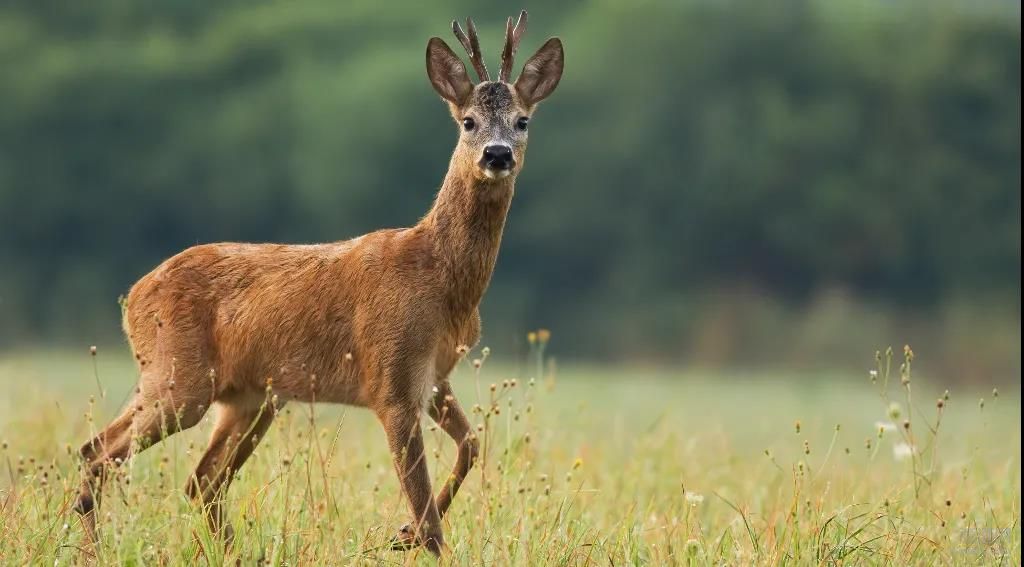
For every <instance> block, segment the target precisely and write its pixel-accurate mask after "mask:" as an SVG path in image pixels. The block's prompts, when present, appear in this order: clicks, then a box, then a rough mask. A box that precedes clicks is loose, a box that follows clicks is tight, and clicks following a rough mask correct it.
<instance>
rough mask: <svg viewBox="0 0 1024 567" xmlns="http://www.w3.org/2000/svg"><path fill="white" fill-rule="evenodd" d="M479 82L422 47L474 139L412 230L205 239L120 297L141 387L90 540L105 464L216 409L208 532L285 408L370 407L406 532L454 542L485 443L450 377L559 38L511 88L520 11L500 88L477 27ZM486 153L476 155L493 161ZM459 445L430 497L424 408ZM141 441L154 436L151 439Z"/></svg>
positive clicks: (84, 495) (554, 71)
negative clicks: (458, 507)
mask: <svg viewBox="0 0 1024 567" xmlns="http://www.w3.org/2000/svg"><path fill="white" fill-rule="evenodd" d="M468 24H469V32H470V36H469V37H466V36H465V34H464V33H462V31H461V29H460V28H459V27H458V25H457V24H455V31H456V35H457V36H459V39H460V41H461V42H462V43H463V44H464V45H465V46H466V47H467V49H468V50H470V55H471V60H472V61H473V65H474V67H475V68H476V69H477V72H478V74H480V75H481V79H482V82H481V83H480V84H478V85H475V86H474V85H473V84H472V83H471V82H470V81H469V79H468V76H467V74H466V70H465V66H464V65H463V64H462V62H461V61H460V60H459V59H458V57H456V56H455V55H454V54H453V53H452V52H451V50H450V49H449V48H448V46H447V45H445V44H444V42H443V41H442V40H440V39H438V38H433V39H431V41H430V42H429V44H428V47H427V70H428V76H429V77H430V79H431V83H432V84H433V85H434V88H435V90H437V91H438V93H439V94H441V96H442V97H443V98H444V99H446V100H447V101H448V105H449V108H450V110H451V112H452V115H453V117H454V118H455V119H456V121H457V122H459V123H460V124H461V126H462V129H463V133H462V135H461V136H460V140H459V144H458V146H457V147H456V150H455V152H454V153H453V156H452V160H451V163H450V165H449V169H448V173H447V175H446V176H445V179H444V181H443V183H442V185H441V189H440V191H439V192H438V195H437V199H436V201H435V203H434V206H433V208H432V209H431V210H430V212H428V213H427V215H426V216H425V217H424V218H423V219H422V220H421V221H420V222H419V223H418V224H416V225H415V226H413V227H412V228H406V229H388V230H380V231H376V232H373V233H370V234H367V235H364V236H361V237H359V238H355V239H352V240H347V241H343V242H335V243H328V244H316V245H276V244H238V243H220V244H207V245H200V246H195V247H192V248H189V249H187V250H185V251H183V252H181V253H180V254H178V255H176V256H173V257H172V258H170V259H168V260H166V261H165V262H163V263H162V264H161V265H160V266H158V267H157V268H156V269H154V270H153V271H152V272H150V273H149V274H147V275H146V276H144V277H143V278H142V279H140V280H139V281H138V282H137V283H136V284H135V285H134V286H133V287H132V289H131V291H130V292H129V294H128V296H127V298H126V301H125V304H124V329H125V332H126V334H127V336H128V340H129V342H130V343H131V346H132V351H133V353H134V355H135V358H136V361H137V364H138V367H139V372H140V380H139V384H138V387H137V388H136V393H135V396H134V398H133V400H132V401H131V402H130V403H129V404H128V407H127V408H126V409H125V411H124V412H123V413H122V415H121V416H120V417H118V418H117V419H115V420H114V421H113V422H112V423H111V424H110V425H109V426H107V428H105V429H104V430H103V431H102V432H100V434H99V435H97V436H96V437H95V438H94V439H92V440H90V441H89V442H88V443H86V444H85V445H84V446H83V447H82V450H81V454H82V456H83V458H84V460H85V473H86V474H85V479H84V480H83V483H82V489H81V493H80V495H79V499H78V502H77V504H76V509H77V510H78V511H79V512H80V513H82V514H83V516H84V518H85V525H86V528H87V531H88V532H89V533H90V535H91V536H93V538H94V537H95V514H94V508H95V506H96V504H97V502H98V500H99V491H100V487H101V485H102V481H103V478H104V476H105V475H106V472H107V471H108V469H109V468H110V467H112V466H115V465H116V464H118V463H120V462H122V461H123V460H124V459H126V458H128V457H130V456H131V455H132V454H134V453H136V452H138V451H139V450H141V449H142V448H144V447H145V446H146V445H147V443H154V442H156V441H159V440H160V439H161V438H162V437H163V436H165V435H167V434H171V433H174V432H176V431H180V430H182V429H187V428H189V427H191V426H193V425H195V424H196V423H198V422H199V420H200V419H201V418H202V416H203V415H204V414H205V412H206V410H207V409H209V408H210V407H211V406H212V407H215V408H216V410H217V418H216V422H215V425H214V430H213V433H212V435H211V439H210V444H209V447H208V449H207V451H206V453H205V454H204V455H203V456H202V458H201V459H200V461H199V464H198V465H197V467H196V471H195V473H194V474H193V475H192V478H191V479H190V481H189V484H188V486H187V491H188V493H189V495H190V496H192V497H194V498H196V499H198V500H200V501H201V502H202V503H203V504H204V506H206V508H207V511H208V514H209V518H210V522H211V526H212V527H214V528H215V529H217V530H221V529H222V528H223V532H224V533H225V534H226V535H230V531H229V526H226V525H225V523H224V522H223V518H222V514H221V510H220V505H221V500H222V497H223V494H224V492H225V491H226V489H227V486H228V483H229V482H230V480H231V478H232V476H233V473H234V471H237V470H238V468H239V467H241V466H242V465H243V464H244V462H245V460H246V459H247V458H248V457H249V455H250V454H251V453H252V450H253V448H254V447H255V444H256V443H257V442H258V441H259V439H260V438H261V437H262V436H263V434H264V433H265V432H266V430H267V428H268V427H269V426H270V424H271V422H272V421H273V418H274V414H275V413H276V412H277V411H278V410H279V409H280V407H281V406H282V405H284V404H285V403H287V402H289V401H302V402H334V403H343V404H349V405H354V406H361V407H366V408H369V409H370V410H372V411H373V412H374V413H375V414H376V416H377V417H378V418H379V419H380V421H381V423H382V425H383V426H384V429H385V432H386V433H387V437H388V443H389V447H390V450H391V453H392V455H393V457H394V461H395V463H394V464H395V468H396V472H397V473H398V477H399V481H400V482H401V484H402V488H403V491H404V493H405V495H406V497H407V498H408V500H409V504H410V510H411V512H412V514H413V522H412V524H410V525H408V526H406V527H404V528H402V530H401V531H400V532H399V534H398V536H396V540H395V543H396V545H398V546H402V547H406V546H411V545H417V544H424V545H426V546H427V547H428V549H430V550H431V551H433V552H435V553H438V552H440V550H441V548H442V547H443V545H444V541H443V536H442V533H441V523H440V519H441V516H442V515H443V514H444V513H445V511H446V510H447V508H448V506H449V505H450V503H451V500H452V498H453V497H454V495H455V493H456V492H457V490H458V488H459V486H460V485H461V483H462V481H463V479H464V478H465V476H466V474H467V473H468V472H469V469H470V467H471V466H472V464H473V460H474V459H475V457H476V454H477V452H478V448H477V447H478V445H477V441H476V439H475V437H474V436H473V434H472V430H471V427H470V425H469V422H468V420H467V419H466V417H465V415H464V414H463V412H462V410H461V408H460V407H459V404H458V402H457V400H456V399H455V397H454V395H453V393H452V390H451V387H450V385H449V383H448V375H449V373H450V372H451V370H452V369H453V368H454V366H455V364H456V363H457V362H458V360H459V358H460V357H461V355H462V354H464V353H465V347H469V346H472V345H474V344H475V343H476V342H477V341H478V340H479V337H480V316H479V311H478V307H479V304H480V301H481V299H482V298H483V294H484V291H485V290H486V289H487V285H488V283H489V281H490V277H491V274H492V272H493V270H494V265H495V262H496V260H497V255H498V248H499V245H500V242H501V234H502V229H503V228H504V223H505V218H506V215H507V213H508V209H509V205H510V203H511V200H512V195H513V187H514V183H515V177H516V174H517V173H518V171H519V169H520V168H521V166H522V163H523V154H524V152H525V149H526V136H525V130H526V128H525V121H526V120H528V118H529V113H530V112H532V110H533V109H534V108H535V106H536V103H537V102H539V101H540V100H541V99H543V98H545V97H546V96H547V95H548V94H550V92H551V91H553V90H554V87H555V86H556V85H557V82H558V78H559V77H560V75H561V68H562V49H561V43H560V42H558V40H557V39H552V40H549V41H548V42H547V43H546V44H545V45H544V47H542V48H541V50H540V51H538V53H537V54H536V55H534V57H533V58H531V59H530V61H528V62H527V64H526V66H525V67H524V70H523V73H522V75H521V76H520V78H519V80H517V81H516V83H515V84H514V85H513V84H510V83H507V82H505V81H506V79H507V77H508V72H509V71H510V69H511V59H512V55H513V54H514V52H515V47H516V45H517V44H518V38H519V36H521V34H522V30H523V29H525V12H524V13H523V14H522V15H521V16H520V21H519V23H518V24H517V25H516V27H515V28H513V26H512V20H511V18H510V19H509V25H508V29H507V33H506V46H505V52H504V53H503V65H502V73H501V78H502V80H500V81H494V82H492V81H489V80H488V77H487V73H486V68H485V67H484V66H483V62H482V59H481V57H480V53H479V44H478V42H477V40H476V30H475V29H474V28H473V25H472V22H471V21H468ZM481 156H482V157H481ZM424 412H425V413H427V414H428V415H429V416H430V417H431V418H433V419H434V420H435V421H436V422H437V423H438V424H439V425H440V426H441V428H442V429H444V430H445V431H446V432H447V433H448V434H449V435H450V436H451V437H452V438H453V439H454V440H455V441H456V443H458V445H459V453H458V457H457V461H456V464H455V467H454V470H453V471H452V475H451V477H450V479H449V481H448V482H447V483H446V484H445V486H444V488H443V489H442V490H441V491H440V493H439V494H438V495H437V497H436V499H435V498H434V497H433V495H432V489H431V486H430V479H429V474H428V472H427V468H426V460H425V458H424V455H423V440H422V435H421V433H420V418H421V415H422V414H423V413H424ZM140 441H141V442H142V443H140Z"/></svg>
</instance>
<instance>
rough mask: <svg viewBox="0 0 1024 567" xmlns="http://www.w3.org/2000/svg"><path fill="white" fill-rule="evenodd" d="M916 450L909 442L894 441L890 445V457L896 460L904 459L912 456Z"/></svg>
mask: <svg viewBox="0 0 1024 567" xmlns="http://www.w3.org/2000/svg"><path fill="white" fill-rule="evenodd" d="M916 452H917V450H916V449H915V448H914V446H913V445H911V444H909V443H902V442H901V443H896V444H895V445H893V446H892V458H893V459H895V460H897V461H905V460H907V459H909V458H910V457H913V456H914V453H916Z"/></svg>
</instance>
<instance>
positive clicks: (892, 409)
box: [888, 402, 903, 421]
mask: <svg viewBox="0 0 1024 567" xmlns="http://www.w3.org/2000/svg"><path fill="white" fill-rule="evenodd" d="M888 415H889V419H891V420H893V421H896V420H897V419H899V418H900V416H901V415H903V408H902V407H900V405H899V404H898V403H896V402H892V403H890V404H889V410H888Z"/></svg>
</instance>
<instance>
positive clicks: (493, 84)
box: [427, 10, 564, 183]
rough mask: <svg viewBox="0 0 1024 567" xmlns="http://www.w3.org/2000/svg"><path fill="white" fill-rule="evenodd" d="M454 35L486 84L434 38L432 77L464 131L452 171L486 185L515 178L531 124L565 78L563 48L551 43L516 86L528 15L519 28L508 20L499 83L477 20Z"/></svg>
mask: <svg viewBox="0 0 1024 567" xmlns="http://www.w3.org/2000/svg"><path fill="white" fill-rule="evenodd" d="M452 31H454V32H455V36H456V38H458V40H459V42H460V43H461V44H462V45H463V47H465V49H466V51H467V52H468V54H469V59H470V62H471V63H472V65H473V68H474V69H475V70H476V74H477V76H478V78H479V79H480V82H479V83H476V84H474V83H473V82H472V81H471V80H470V78H469V75H468V73H467V71H466V66H465V64H463V62H462V60H460V59H459V57H458V56H456V55H455V53H454V52H452V50H451V48H450V47H448V44H446V43H445V42H444V40H442V39H441V38H439V37H433V38H431V39H430V41H429V42H428V43H427V76H428V77H429V78H430V83H431V84H432V85H433V86H434V90H436V91H437V93H438V94H440V95H441V98H443V99H444V100H445V101H447V103H448V107H449V109H450V110H451V114H452V117H453V118H454V119H455V122H456V124H457V125H458V127H459V131H460V134H459V142H458V145H457V146H456V148H455V154H454V156H453V158H452V165H453V167H457V168H458V169H459V170H460V171H461V172H463V173H465V174H469V175H472V176H473V177H474V178H475V179H476V180H478V181H481V182H484V183H486V182H489V181H494V180H499V179H504V178H509V177H514V176H515V175H516V174H517V173H518V172H519V170H520V169H522V166H523V161H524V156H525V153H526V140H527V133H528V130H529V123H530V118H531V116H532V115H533V112H534V110H535V109H536V108H537V104H538V103H539V102H540V101H542V100H544V99H545V98H547V97H548V96H549V95H550V94H551V93H552V92H554V90H555V87H557V86H558V81H559V79H560V78H561V77H562V65H563V61H564V54H563V52H562V42H561V40H559V39H558V38H555V37H553V38H551V39H549V40H547V42H545V43H544V45H542V46H541V48H540V49H539V50H537V53H535V54H534V55H533V57H531V58H530V59H529V60H528V61H527V62H526V65H525V66H523V71H522V72H521V73H520V74H519V78H518V79H516V81H515V82H514V83H510V82H509V77H510V75H511V73H512V64H513V57H514V56H515V53H516V49H517V48H518V47H519V40H520V39H521V38H522V36H523V32H525V31H526V11H525V10H523V11H522V13H520V15H519V19H518V21H516V23H515V25H513V22H512V18H509V19H508V23H507V25H506V28H505V48H504V49H503V50H502V54H501V71H500V73H499V74H498V80H497V81H492V80H491V79H490V75H488V73H487V66H486V65H485V64H484V60H483V55H482V54H481V52H480V41H479V39H478V37H477V32H476V26H474V25H473V20H472V19H467V20H466V32H463V30H462V27H461V26H460V25H459V23H458V22H457V21H454V22H452ZM467 32H468V33H467Z"/></svg>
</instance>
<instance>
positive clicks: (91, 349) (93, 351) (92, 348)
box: [89, 345, 96, 356]
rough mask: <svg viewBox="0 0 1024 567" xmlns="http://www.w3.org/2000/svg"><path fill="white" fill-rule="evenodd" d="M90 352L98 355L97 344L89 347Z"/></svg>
mask: <svg viewBox="0 0 1024 567" xmlns="http://www.w3.org/2000/svg"><path fill="white" fill-rule="evenodd" d="M89 354H91V355H93V356H96V345H93V346H91V347H89Z"/></svg>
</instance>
